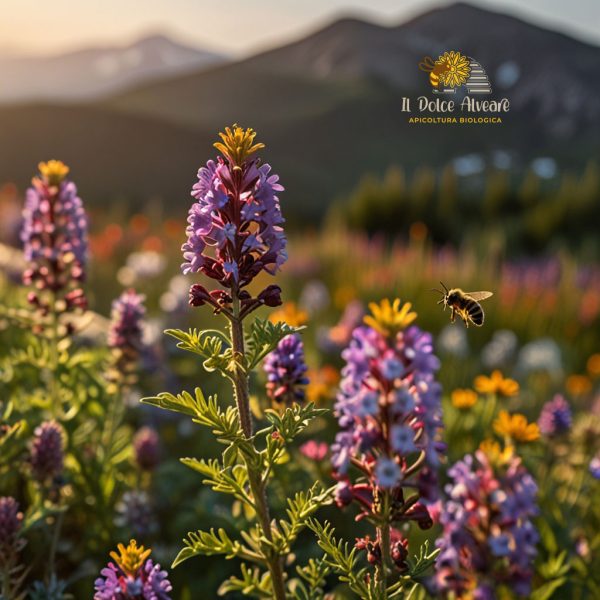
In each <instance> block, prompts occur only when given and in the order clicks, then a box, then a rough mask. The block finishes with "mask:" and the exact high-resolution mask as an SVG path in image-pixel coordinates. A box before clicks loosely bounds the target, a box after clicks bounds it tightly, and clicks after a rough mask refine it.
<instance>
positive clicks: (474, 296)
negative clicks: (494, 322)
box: [431, 281, 493, 327]
mask: <svg viewBox="0 0 600 600" xmlns="http://www.w3.org/2000/svg"><path fill="white" fill-rule="evenodd" d="M440 283H441V284H442V287H443V288H444V291H442V290H438V289H433V290H431V291H432V292H439V293H440V294H442V296H443V298H442V299H441V300H440V301H439V302H438V304H443V305H444V310H446V307H447V306H449V307H450V310H451V311H452V314H451V315H450V321H452V323H454V319H455V318H456V315H458V316H459V317H460V318H461V319H462V320H463V322H464V324H465V325H466V326H467V327H468V326H469V321H471V323H473V325H476V326H477V327H481V326H482V325H483V318H484V314H483V308H481V304H479V303H480V302H481V301H482V300H486V299H487V298H489V297H490V296H493V293H492V292H463V291H462V290H461V289H460V288H452V289H451V290H449V289H448V288H447V287H446V286H445V285H444V284H443V283H442V282H441V281H440Z"/></svg>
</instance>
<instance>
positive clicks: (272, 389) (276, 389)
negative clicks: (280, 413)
mask: <svg viewBox="0 0 600 600" xmlns="http://www.w3.org/2000/svg"><path fill="white" fill-rule="evenodd" d="M264 369H265V373H266V374H267V395H268V396H269V398H270V399H271V400H272V402H273V403H274V404H275V405H283V406H291V405H292V404H293V403H294V402H298V403H300V402H303V401H304V398H305V391H304V388H303V387H302V386H305V385H307V384H308V378H307V377H306V371H307V369H308V367H307V366H306V363H305V362H304V344H303V343H302V338H301V337H300V335H299V334H297V333H292V334H290V335H286V336H285V337H284V338H283V339H282V340H281V341H280V342H279V344H277V348H275V350H273V352H271V353H270V354H268V355H267V357H266V359H265V363H264Z"/></svg>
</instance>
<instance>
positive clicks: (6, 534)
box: [0, 496, 23, 562]
mask: <svg viewBox="0 0 600 600" xmlns="http://www.w3.org/2000/svg"><path fill="white" fill-rule="evenodd" d="M22 524H23V513H22V512H20V511H19V504H18V503H17V501H16V500H15V499H14V498H12V497H11V496H2V497H0V562H2V561H3V557H5V555H10V554H11V553H12V552H13V551H14V550H15V545H16V542H17V538H18V535H19V531H20V529H21V526H22Z"/></svg>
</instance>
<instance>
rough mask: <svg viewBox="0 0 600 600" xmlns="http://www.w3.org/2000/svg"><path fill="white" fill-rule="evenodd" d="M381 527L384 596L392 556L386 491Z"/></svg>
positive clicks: (387, 493) (387, 494) (378, 531)
mask: <svg viewBox="0 0 600 600" xmlns="http://www.w3.org/2000/svg"><path fill="white" fill-rule="evenodd" d="M381 512H382V515H381V517H382V525H381V526H380V527H378V528H377V533H378V537H379V545H380V548H381V584H382V588H383V589H382V592H383V594H384V596H386V590H387V576H388V573H390V572H391V571H392V556H391V531H390V519H389V513H390V494H389V492H388V491H385V492H383V498H382V507H381Z"/></svg>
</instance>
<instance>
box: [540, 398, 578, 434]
mask: <svg viewBox="0 0 600 600" xmlns="http://www.w3.org/2000/svg"><path fill="white" fill-rule="evenodd" d="M538 425H539V428H540V431H541V432H542V433H543V434H544V435H547V436H548V437H554V436H556V435H560V434H561V433H565V432H567V431H569V429H570V428H571V407H570V406H569V403H568V402H567V401H566V400H565V398H564V397H563V396H561V395H560V394H556V396H554V398H553V399H552V400H550V401H549V402H546V404H544V406H543V408H542V412H541V413H540V418H539V419H538Z"/></svg>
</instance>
